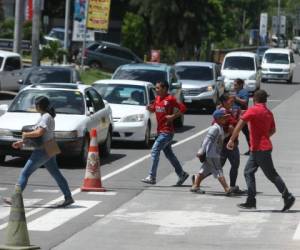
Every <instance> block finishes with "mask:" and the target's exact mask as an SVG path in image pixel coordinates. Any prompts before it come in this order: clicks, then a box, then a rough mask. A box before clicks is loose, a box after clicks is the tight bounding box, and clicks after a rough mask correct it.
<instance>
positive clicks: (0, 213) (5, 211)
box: [0, 199, 42, 230]
mask: <svg viewBox="0 0 300 250" xmlns="http://www.w3.org/2000/svg"><path fill="white" fill-rule="evenodd" d="M41 200H42V199H24V201H23V202H24V207H25V210H26V211H27V210H32V208H30V206H32V205H34V204H35V203H38V202H39V201H41ZM27 207H29V208H27ZM10 208H11V207H10V206H0V220H1V219H4V218H5V217H7V216H9V213H10ZM0 230H1V229H0Z"/></svg>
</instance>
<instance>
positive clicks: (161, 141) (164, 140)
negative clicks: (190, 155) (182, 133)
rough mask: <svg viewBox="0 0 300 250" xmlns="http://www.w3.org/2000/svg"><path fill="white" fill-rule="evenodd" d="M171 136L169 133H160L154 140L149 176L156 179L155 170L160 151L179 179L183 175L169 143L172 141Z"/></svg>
mask: <svg viewBox="0 0 300 250" xmlns="http://www.w3.org/2000/svg"><path fill="white" fill-rule="evenodd" d="M173 136H174V135H173V134H170V133H160V134H159V135H158V137H157V138H156V140H155V142H154V144H153V147H152V152H151V157H152V161H153V162H152V166H151V169H150V173H149V174H150V175H151V176H152V177H154V178H156V174H157V168H158V162H159V156H160V151H161V150H163V151H164V153H165V155H166V157H167V159H168V160H169V161H170V163H171V164H172V166H173V167H174V168H175V172H176V174H177V175H178V176H179V177H181V176H182V174H183V169H182V166H181V164H180V163H179V161H178V159H177V157H176V156H175V154H174V152H173V150H172V147H171V143H172V139H173Z"/></svg>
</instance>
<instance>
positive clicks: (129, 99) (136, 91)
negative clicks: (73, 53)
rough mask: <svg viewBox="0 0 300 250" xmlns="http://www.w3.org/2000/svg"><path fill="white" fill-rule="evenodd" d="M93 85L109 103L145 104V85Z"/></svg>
mask: <svg viewBox="0 0 300 250" xmlns="http://www.w3.org/2000/svg"><path fill="white" fill-rule="evenodd" d="M93 87H94V88H95V89H96V90H97V91H98V92H99V93H100V95H101V96H102V98H103V99H105V100H106V101H108V102H109V103H114V104H127V105H138V106H145V105H146V104H147V98H146V91H145V87H143V86H138V85H124V84H94V85H93Z"/></svg>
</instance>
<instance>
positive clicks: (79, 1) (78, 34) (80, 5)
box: [72, 0, 95, 42]
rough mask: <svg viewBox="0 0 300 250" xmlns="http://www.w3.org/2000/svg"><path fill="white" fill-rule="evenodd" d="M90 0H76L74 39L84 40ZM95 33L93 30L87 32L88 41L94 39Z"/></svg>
mask: <svg viewBox="0 0 300 250" xmlns="http://www.w3.org/2000/svg"><path fill="white" fill-rule="evenodd" d="M87 4H88V0H75V2H74V17H73V37H72V40H73V41H79V42H80V41H83V39H84V30H85V25H86V12H87V11H86V8H87ZM94 37H95V34H94V32H93V31H91V30H87V32H86V41H94Z"/></svg>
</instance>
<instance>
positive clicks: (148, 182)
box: [141, 175, 156, 185]
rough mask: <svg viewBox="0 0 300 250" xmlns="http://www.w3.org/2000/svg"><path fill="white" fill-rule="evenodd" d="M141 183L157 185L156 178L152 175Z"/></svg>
mask: <svg viewBox="0 0 300 250" xmlns="http://www.w3.org/2000/svg"><path fill="white" fill-rule="evenodd" d="M141 182H144V183H147V184H151V185H154V184H156V180H155V178H154V177H152V176H151V175H149V176H147V177H146V178H144V179H141Z"/></svg>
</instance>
